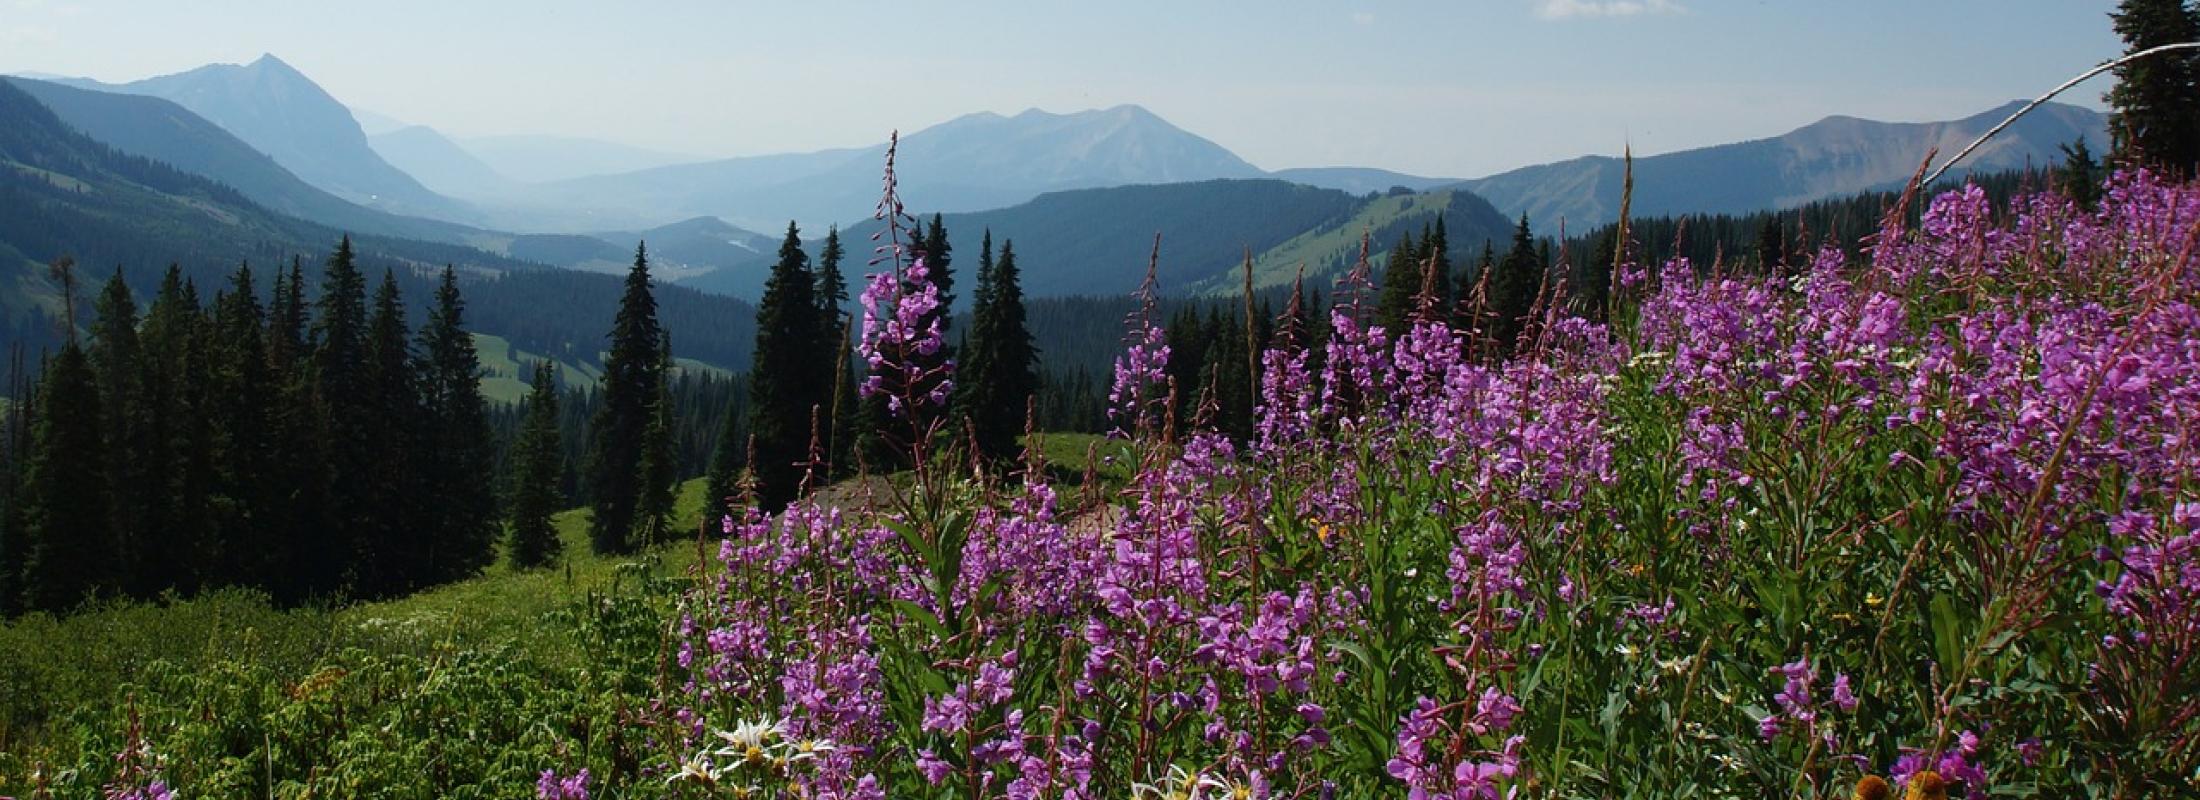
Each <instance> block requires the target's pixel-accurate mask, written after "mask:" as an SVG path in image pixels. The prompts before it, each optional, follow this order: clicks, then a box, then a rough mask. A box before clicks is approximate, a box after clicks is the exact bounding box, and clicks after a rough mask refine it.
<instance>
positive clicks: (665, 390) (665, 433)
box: [634, 333, 680, 544]
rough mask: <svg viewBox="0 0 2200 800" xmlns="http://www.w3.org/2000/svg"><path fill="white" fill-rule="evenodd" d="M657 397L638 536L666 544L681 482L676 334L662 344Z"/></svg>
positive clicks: (645, 449)
mask: <svg viewBox="0 0 2200 800" xmlns="http://www.w3.org/2000/svg"><path fill="white" fill-rule="evenodd" d="M657 352H658V360H657V374H658V375H659V376H661V377H660V378H659V379H658V381H657V399H656V402H654V403H651V404H650V417H649V425H648V426H647V427H644V428H643V429H642V464H641V468H640V471H641V487H640V489H639V490H638V492H637V494H636V495H635V501H634V530H635V538H636V539H638V540H640V541H641V542H643V543H645V544H662V543H664V542H665V541H667V540H668V539H670V538H671V534H672V500H673V496H672V490H673V484H675V483H678V482H679V478H680V462H679V454H678V453H677V452H676V451H675V450H674V449H673V428H674V427H676V426H677V425H678V420H677V419H675V417H676V416H677V414H678V411H677V409H676V408H675V407H674V405H673V400H672V379H671V375H672V334H669V333H667V334H664V335H663V338H662V340H661V343H660V344H659V346H658V351H657Z"/></svg>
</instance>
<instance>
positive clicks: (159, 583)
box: [118, 265, 219, 597]
mask: <svg viewBox="0 0 2200 800" xmlns="http://www.w3.org/2000/svg"><path fill="white" fill-rule="evenodd" d="M207 325H208V321H207V320H206V318H205V312H204V309H202V308H201V307H200V305H199V297H198V290H197V289H196V287H194V286H193V285H192V284H191V283H190V282H188V281H185V280H184V279H183V277H182V271H181V270H180V269H178V268H177V267H175V266H174V265H171V266H170V267H169V268H168V273H167V275H166V276H165V277H164V278H162V280H161V285H160V291H159V293H158V294H157V295H155V297H154V299H153V304H152V307H151V308H149V309H147V310H146V314H145V325H144V330H143V331H141V333H140V343H141V345H142V346H143V357H142V362H141V363H142V366H143V371H142V373H141V375H142V377H141V379H140V384H141V385H142V386H143V389H144V392H145V401H146V402H145V409H146V413H145V437H146V438H145V449H144V450H143V451H141V452H139V453H137V454H135V456H134V457H136V458H138V459H140V460H142V461H143V462H144V469H145V470H147V472H146V473H145V475H144V479H143V481H142V484H141V486H140V487H139V488H137V489H136V491H138V492H142V493H143V497H144V500H145V505H144V507H143V508H144V511H143V518H142V520H141V522H140V524H139V525H137V526H133V527H132V528H131V529H130V530H129V531H124V532H121V533H118V536H119V535H127V534H131V533H132V532H134V533H135V536H134V539H135V541H124V542H123V543H122V552H123V553H126V554H128V555H129V556H130V557H134V558H135V559H137V564H136V569H135V570H134V572H133V575H132V577H131V579H130V580H129V582H128V587H129V588H130V589H131V590H132V593H133V594H135V595H137V596H140V597H150V596H152V595H154V594H156V593H158V592H160V591H162V590H164V589H170V588H174V589H179V590H182V591H183V592H185V593H189V592H191V591H193V590H195V589H196V581H197V579H198V577H199V575H200V574H201V573H203V572H206V571H210V570H211V569H212V564H213V563H214V562H215V561H216V560H217V559H218V557H219V556H218V542H216V541H214V529H213V527H212V526H211V525H210V524H209V523H210V521H211V520H210V517H211V516H212V515H211V514H210V513H209V507H208V504H209V503H210V501H211V499H212V493H213V475H212V472H213V462H212V459H211V457H210V454H211V451H212V433H213V432H212V429H211V427H210V426H209V425H208V424H207V423H208V420H207V418H206V417H207V415H206V413H205V406H206V404H207V391H208V387H207V385H206V374H207V369H206V366H207V365H206V353H205V340H206V338H207V337H206V336H205V328H206V327H207Z"/></svg>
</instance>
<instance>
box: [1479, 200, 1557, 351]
mask: <svg viewBox="0 0 2200 800" xmlns="http://www.w3.org/2000/svg"><path fill="white" fill-rule="evenodd" d="M1543 263H1544V262H1543V259H1542V258H1541V257H1540V256H1539V255H1537V251H1536V242H1535V234H1534V233H1533V232H1531V231H1530V230H1529V228H1528V215H1526V214H1522V215H1520V225H1519V227H1517V228H1515V229H1514V230H1513V241H1512V249H1511V250H1510V251H1507V252H1506V253H1505V260H1504V261H1502V262H1500V263H1498V265H1497V267H1496V272H1494V273H1492V274H1491V275H1490V281H1489V289H1488V291H1489V300H1488V302H1489V309H1490V316H1491V319H1490V324H1489V326H1488V328H1487V329H1486V330H1487V331H1488V332H1489V334H1490V339H1491V341H1492V342H1493V343H1494V344H1495V345H1496V347H1497V352H1498V354H1499V355H1500V356H1505V355H1510V354H1511V353H1512V352H1513V349H1514V348H1516V347H1518V346H1519V343H1520V336H1521V333H1522V332H1523V331H1525V330H1526V329H1527V327H1528V324H1529V320H1528V315H1529V314H1530V313H1532V311H1533V307H1534V306H1535V298H1536V293H1537V292H1539V291H1541V290H1542V288H1543Z"/></svg>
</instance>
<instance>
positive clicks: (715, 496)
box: [703, 398, 748, 525]
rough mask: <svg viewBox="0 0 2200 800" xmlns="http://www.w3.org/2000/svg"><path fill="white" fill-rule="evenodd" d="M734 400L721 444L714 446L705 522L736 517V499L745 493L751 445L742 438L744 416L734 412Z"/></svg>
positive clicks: (706, 481)
mask: <svg viewBox="0 0 2200 800" xmlns="http://www.w3.org/2000/svg"><path fill="white" fill-rule="evenodd" d="M732 405H733V403H732V399H731V398H728V400H727V406H728V408H727V411H726V413H725V414H722V415H720V416H722V417H723V419H721V420H720V421H719V424H718V440H717V441H716V442H715V443H714V444H713V445H712V446H711V452H710V473H709V474H708V475H707V476H706V477H705V479H704V481H703V522H704V523H705V524H706V525H707V524H710V523H713V522H716V521H717V519H718V517H719V516H721V515H724V514H730V513H733V510H734V502H735V501H736V497H735V495H736V494H738V493H739V492H740V490H741V486H740V484H741V472H742V470H744V469H746V468H747V467H748V443H747V440H746V438H744V437H743V435H742V430H741V422H742V420H741V416H742V415H740V414H735V413H733V411H732V408H731V407H732Z"/></svg>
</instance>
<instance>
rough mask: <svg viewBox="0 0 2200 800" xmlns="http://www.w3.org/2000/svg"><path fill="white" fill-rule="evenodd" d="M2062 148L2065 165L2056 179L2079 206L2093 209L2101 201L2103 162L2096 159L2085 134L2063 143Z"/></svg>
mask: <svg viewBox="0 0 2200 800" xmlns="http://www.w3.org/2000/svg"><path fill="white" fill-rule="evenodd" d="M2061 150H2062V154H2063V165H2062V169H2061V170H2058V171H2057V173H2056V180H2057V181H2059V182H2060V183H2061V184H2062V187H2063V191H2064V192H2066V193H2068V194H2069V195H2070V199H2071V200H2072V201H2074V202H2076V203H2077V204H2078V207H2079V208H2083V209H2085V210H2087V211H2091V210H2093V207H2094V206H2095V205H2096V204H2098V203H2100V201H2101V163H2100V162H2099V161H2096V160H2094V158H2093V148H2091V147H2089V146H2087V145H2086V143H2085V137H2084V136H2079V137H2078V138H2077V139H2074V140H2072V141H2070V142H2069V143H2066V144H2063V145H2062V146H2061Z"/></svg>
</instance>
